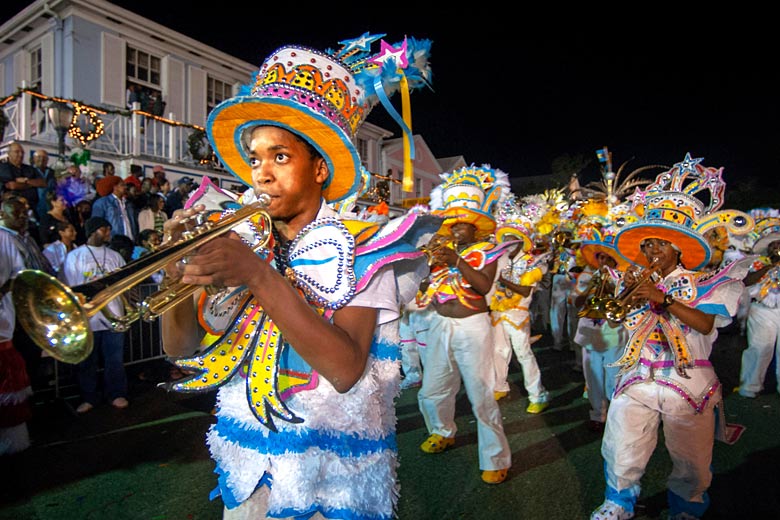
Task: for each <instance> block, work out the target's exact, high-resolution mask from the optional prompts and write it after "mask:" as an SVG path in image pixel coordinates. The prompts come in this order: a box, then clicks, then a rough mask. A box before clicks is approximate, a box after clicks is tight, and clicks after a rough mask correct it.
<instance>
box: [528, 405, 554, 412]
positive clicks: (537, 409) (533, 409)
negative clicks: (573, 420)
mask: <svg viewBox="0 0 780 520" xmlns="http://www.w3.org/2000/svg"><path fill="white" fill-rule="evenodd" d="M549 406H550V403H531V404H529V405H528V408H526V409H525V411H526V412H528V413H542V412H543V411H545V410H546V409H547V408H548V407H549Z"/></svg>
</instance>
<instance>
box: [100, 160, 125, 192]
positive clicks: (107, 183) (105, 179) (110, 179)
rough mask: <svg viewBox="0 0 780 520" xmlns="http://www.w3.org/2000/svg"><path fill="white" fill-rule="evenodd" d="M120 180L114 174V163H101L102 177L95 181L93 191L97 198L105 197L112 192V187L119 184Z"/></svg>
mask: <svg viewBox="0 0 780 520" xmlns="http://www.w3.org/2000/svg"><path fill="white" fill-rule="evenodd" d="M121 180H122V178H121V177H120V176H119V175H117V174H116V169H115V167H114V163H112V162H104V163H103V176H102V177H101V178H100V179H98V180H97V181H95V190H96V192H97V197H105V196H106V195H109V194H110V193H111V192H112V191H114V185H115V184H116V183H117V182H120V181H121Z"/></svg>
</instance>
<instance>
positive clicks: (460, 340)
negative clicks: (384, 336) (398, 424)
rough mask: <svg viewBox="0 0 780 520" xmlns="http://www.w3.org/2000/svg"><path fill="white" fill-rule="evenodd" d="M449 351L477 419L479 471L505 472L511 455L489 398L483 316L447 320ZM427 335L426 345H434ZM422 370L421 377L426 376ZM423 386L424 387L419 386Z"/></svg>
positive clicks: (487, 329) (488, 341)
mask: <svg viewBox="0 0 780 520" xmlns="http://www.w3.org/2000/svg"><path fill="white" fill-rule="evenodd" d="M449 322H450V323H449V329H450V336H449V337H450V338H451V339H452V341H451V343H450V348H451V349H452V352H453V354H454V357H455V361H456V363H457V365H458V369H459V370H460V373H461V374H462V376H463V386H464V387H465V388H466V395H467V396H468V398H469V401H470V402H471V410H472V412H473V413H474V417H475V418H476V419H477V438H478V443H479V468H480V469H481V470H496V469H506V468H509V467H510V466H511V465H512V453H511V451H510V450H509V442H508V441H507V438H506V435H505V434H504V425H503V421H502V419H501V409H500V408H499V407H498V403H497V402H496V400H495V398H494V396H493V389H494V388H495V386H496V383H495V380H496V376H495V368H494V366H495V365H494V363H493V361H492V360H493V326H492V325H491V323H490V316H489V315H488V313H487V312H483V313H480V314H475V315H473V316H469V317H467V318H450V319H449ZM432 335H433V333H432V334H430V335H429V336H428V340H429V341H431V342H432V341H434V339H433V338H432V337H431V336H432ZM427 372H428V369H427V366H426V369H425V371H424V372H423V377H425V374H427ZM423 386H424V383H423Z"/></svg>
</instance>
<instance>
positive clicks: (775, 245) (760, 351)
mask: <svg viewBox="0 0 780 520" xmlns="http://www.w3.org/2000/svg"><path fill="white" fill-rule="evenodd" d="M755 231H756V232H757V233H758V236H759V238H758V239H757V240H756V241H755V243H754V244H753V248H752V250H753V253H754V254H756V255H759V257H758V258H757V259H756V260H755V262H754V263H753V265H752V267H751V270H750V272H749V273H748V274H747V276H745V280H744V283H745V285H746V286H747V288H748V292H749V295H750V298H751V303H750V309H749V311H748V315H747V345H748V346H747V348H746V349H745V350H744V351H742V364H741V366H740V372H739V387H738V389H737V391H738V392H739V395H741V396H742V397H748V398H753V397H756V396H757V395H758V394H760V393H761V392H762V391H763V389H764V381H765V379H766V374H767V371H768V370H769V366H770V364H771V363H772V358H775V377H776V378H777V379H776V381H777V388H776V390H777V391H778V392H780V377H777V376H780V363H778V362H777V359H780V357H779V356H778V354H780V218H778V217H767V218H764V219H761V220H759V221H757V222H756V229H755Z"/></svg>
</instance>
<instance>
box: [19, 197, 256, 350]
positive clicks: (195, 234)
mask: <svg viewBox="0 0 780 520" xmlns="http://www.w3.org/2000/svg"><path fill="white" fill-rule="evenodd" d="M269 200H270V199H269V198H268V197H267V196H265V197H263V196H262V195H261V197H260V198H259V199H258V200H257V201H255V202H253V203H252V204H249V205H247V206H244V207H242V208H240V209H238V210H237V211H235V212H234V213H232V214H229V215H227V216H225V217H223V218H221V219H220V220H219V221H217V222H211V221H206V222H204V223H200V224H199V225H198V226H197V227H195V229H193V230H189V231H185V232H184V235H183V238H182V239H181V240H179V241H177V242H173V243H170V244H168V245H165V246H163V247H161V248H160V249H158V250H157V251H155V252H153V253H150V254H148V255H146V256H143V257H141V258H140V259H139V260H136V261H135V262H132V263H131V264H128V265H127V266H126V267H124V268H122V269H119V270H117V271H114V272H113V273H109V274H107V275H106V276H104V277H102V278H99V279H97V280H93V281H91V282H89V283H86V284H82V285H78V286H74V287H68V286H67V285H65V284H63V283H62V282H60V281H59V280H57V279H56V278H54V277H53V276H50V275H49V274H47V273H44V272H42V271H38V270H35V269H25V270H22V271H20V272H19V274H18V276H17V277H16V278H15V279H14V281H13V285H12V286H11V291H12V298H13V302H14V306H15V307H16V308H17V318H18V320H19V323H20V324H21V325H22V327H23V328H24V330H25V331H26V332H27V334H29V336H30V338H31V339H32V340H33V341H34V342H35V344H36V345H38V346H39V347H40V348H42V349H43V350H45V351H46V352H48V353H49V354H50V355H51V356H52V357H53V358H55V359H56V360H58V361H62V362H64V363H73V364H75V363H79V362H81V361H83V360H84V359H86V358H87V357H88V356H89V354H90V353H91V352H92V331H91V329H90V328H89V318H91V317H92V316H94V315H95V314H97V313H98V312H101V310H102V309H103V308H104V307H105V306H106V305H108V303H109V302H110V301H111V300H113V299H115V298H120V299H124V295H125V293H126V292H127V291H129V290H131V289H132V288H134V287H135V286H137V285H139V284H140V283H141V282H143V281H144V280H146V279H147V278H148V277H149V276H151V275H152V274H154V273H156V272H158V271H159V270H160V269H162V268H163V267H164V266H166V265H168V264H169V263H171V262H177V261H179V260H182V259H184V258H185V257H186V256H187V255H190V254H191V253H193V252H194V251H195V250H196V249H198V248H199V247H202V246H203V245H204V244H206V243H207V242H208V241H210V240H213V239H214V238H217V237H220V236H222V235H224V234H226V233H227V232H229V231H231V230H232V229H233V228H234V227H236V226H237V225H239V224H241V223H243V222H244V221H246V220H248V219H250V218H252V217H255V216H259V217H260V219H261V226H260V227H261V228H262V231H261V236H260V239H259V240H258V243H257V244H255V245H254V246H253V249H255V250H257V249H259V248H261V247H265V245H266V244H267V243H268V241H269V239H270V237H271V218H270V217H269V216H268V213H266V212H265V208H266V207H267V206H268V202H269ZM200 288H201V286H199V285H190V284H184V283H181V282H180V281H175V282H173V283H171V284H169V285H167V286H165V287H163V288H162V289H161V290H160V291H158V292H156V293H154V294H152V295H151V296H149V297H148V298H146V299H145V300H143V301H142V302H139V303H137V304H136V308H135V309H134V310H131V312H130V313H128V314H127V315H126V316H124V317H116V320H117V321H116V322H112V326H113V327H114V328H115V330H119V331H121V330H123V329H126V328H127V327H128V326H129V325H130V323H132V322H133V321H136V320H138V319H139V318H143V319H144V320H146V321H152V320H154V319H155V318H157V317H158V316H159V315H160V314H162V313H164V312H167V311H168V310H170V309H171V308H173V307H174V306H176V305H177V304H178V303H180V302H181V301H183V300H184V299H186V298H189V297H191V296H192V295H193V294H194V293H195V292H196V291H197V290H198V289H200ZM106 315H107V316H108V317H109V319H111V318H110V316H111V314H110V313H109V314H106Z"/></svg>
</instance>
